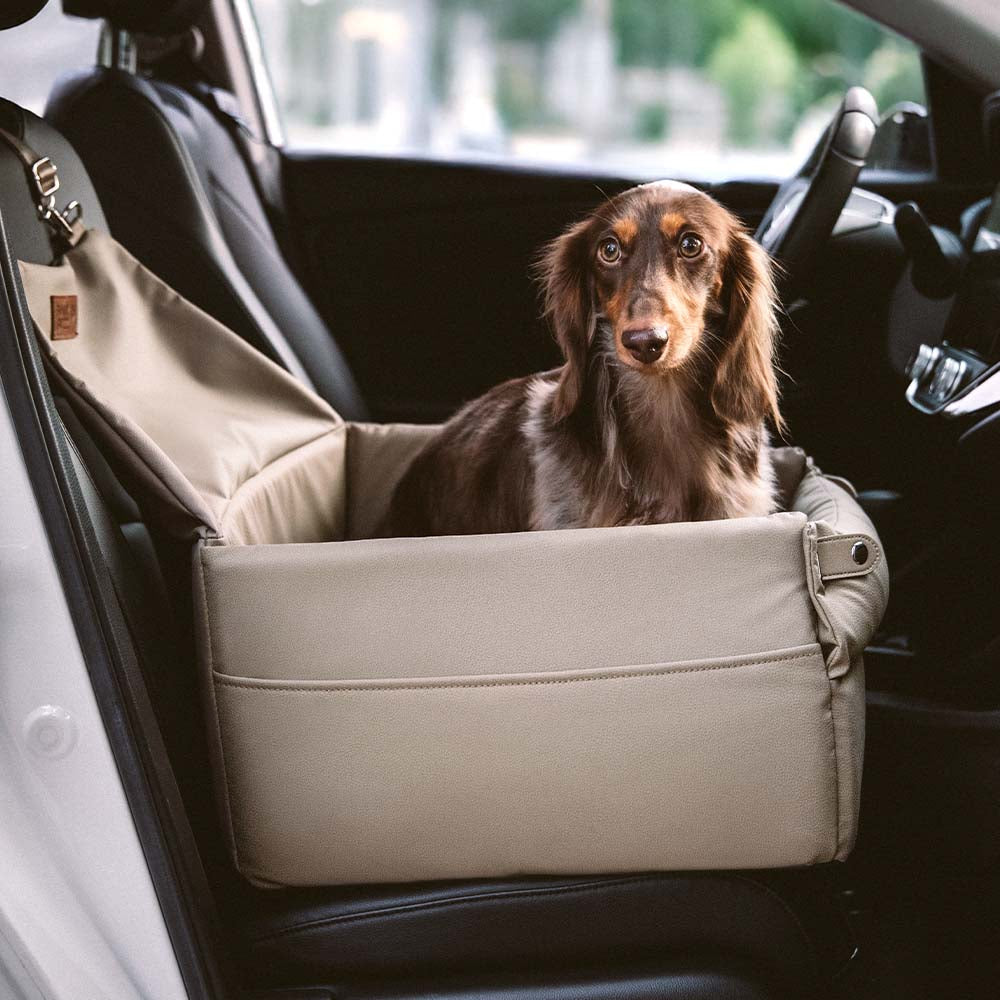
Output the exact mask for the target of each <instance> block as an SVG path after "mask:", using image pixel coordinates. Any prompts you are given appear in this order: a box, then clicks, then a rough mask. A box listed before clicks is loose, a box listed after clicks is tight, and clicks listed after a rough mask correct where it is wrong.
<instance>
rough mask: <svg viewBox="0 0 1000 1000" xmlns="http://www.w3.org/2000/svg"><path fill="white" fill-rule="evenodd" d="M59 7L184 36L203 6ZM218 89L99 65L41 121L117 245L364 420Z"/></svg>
mask: <svg viewBox="0 0 1000 1000" xmlns="http://www.w3.org/2000/svg"><path fill="white" fill-rule="evenodd" d="M63 6H64V9H65V10H66V12H67V13H69V14H78V15H81V16H86V17H105V16H106V17H108V18H109V19H111V20H112V21H113V22H114V25H115V27H116V28H120V29H128V30H131V31H137V32H148V33H150V34H154V35H155V34H158V33H164V34H173V33H175V32H183V31H184V30H185V29H187V28H189V27H190V26H191V25H192V24H193V23H194V21H195V20H197V18H198V17H199V16H200V15H201V14H202V13H203V11H204V8H205V7H206V6H207V4H206V3H205V2H198V0H174V2H171V3H142V2H121V0H118V2H113V0H109V2H99V0H90V2H86V0H65V2H64V4H63ZM212 93H213V92H212V91H209V90H205V91H199V90H197V89H196V88H194V87H192V88H185V87H181V86H177V85H175V84H172V83H167V82H162V81H158V80H154V79H152V78H145V77H143V76H140V75H138V74H137V73H132V72H129V71H127V70H124V69H117V68H116V69H111V68H106V67H102V66H95V67H94V68H93V69H92V70H89V71H84V72H82V73H77V74H73V75H67V76H66V77H64V78H63V79H61V80H60V82H59V83H58V84H57V86H56V88H55V89H54V91H53V93H52V94H51V96H50V99H49V104H48V107H47V109H46V118H47V119H48V120H50V121H51V122H52V123H53V124H55V125H56V127H57V128H59V129H60V131H61V132H62V133H63V134H64V135H65V136H66V137H67V138H68V139H69V140H70V141H71V142H72V143H73V145H74V146H75V147H76V149H77V151H78V153H79V154H80V156H81V157H82V159H83V162H84V163H85V164H86V166H87V170H88V171H89V173H90V176H91V177H92V179H93V183H94V185H95V187H96V189H97V193H98V194H99V196H100V198H101V201H102V202H103V204H104V208H105V212H106V214H107V220H108V222H109V224H110V226H111V230H112V232H113V233H114V234H115V237H116V238H117V239H118V241H119V242H120V243H122V244H123V245H124V246H125V247H126V248H127V249H128V250H129V251H131V253H133V254H134V255H135V256H136V257H137V258H138V259H139V260H140V261H142V262H143V263H144V264H145V265H146V266H147V267H149V268H150V269H151V270H152V271H154V272H156V273H157V274H159V275H160V276H161V277H163V278H164V279H165V280H166V281H167V282H169V283H170V284H171V285H172V286H173V287H175V288H176V289H177V290H178V291H179V292H181V294H183V295H184V296H185V297H186V298H188V299H190V300H191V301H192V302H194V303H196V304H197V305H199V306H201V307H202V308H203V309H204V310H205V311H206V312H208V313H210V314H212V315H213V316H215V317H216V318H217V319H219V320H220V321H221V322H223V323H225V324H226V326H228V327H230V329H232V330H234V331H236V332H237V333H238V334H240V336H242V337H243V338H244V339H245V340H247V341H248V342H249V343H251V344H253V345H254V346H255V347H257V348H258V349H259V350H261V351H263V352H264V353H265V354H266V355H267V356H268V357H270V358H271V359H272V360H273V361H276V362H277V363H278V364H280V365H282V366H283V367H285V368H286V369H288V370H289V371H290V372H292V373H293V374H295V375H297V376H298V377H299V378H300V379H302V381H304V382H305V383H306V384H307V385H309V386H311V387H312V388H313V389H315V390H316V391H317V392H318V393H319V394H320V395H321V396H323V397H324V398H325V399H326V400H327V401H328V402H329V403H330V404H331V405H332V406H333V407H334V408H335V409H336V410H337V411H338V412H339V413H340V414H341V415H342V416H343V417H345V418H346V419H351V420H363V419H364V418H365V417H366V415H367V411H366V407H365V404H364V401H363V400H362V397H361V393H360V391H359V389H358V386H357V384H356V383H355V381H354V378H353V376H352V374H351V371H350V368H349V367H348V364H347V361H346V360H345V359H344V356H343V354H342V353H341V351H340V349H339V348H338V346H337V344H336V342H335V340H334V338H333V336H332V334H331V332H330V331H329V330H328V329H327V327H326V324H325V323H324V322H323V320H322V319H321V318H320V316H319V314H318V313H317V311H316V309H315V308H314V307H313V305H312V303H311V301H310V300H309V297H308V296H307V295H306V293H305V292H304V291H303V289H302V287H301V285H300V284H299V282H298V280H297V279H296V277H295V275H294V274H293V273H292V270H291V268H290V267H289V265H288V263H287V261H286V260H285V257H284V255H283V254H282V252H281V250H280V248H279V246H278V243H277V241H276V239H275V236H274V232H273V230H272V227H271V224H270V222H269V220H268V217H267V213H266V211H265V208H264V205H263V204H262V201H261V197H260V195H259V194H258V190H257V187H256V186H255V181H254V178H253V177H252V176H251V173H250V170H249V168H248V166H247V163H246V161H245V159H244V156H243V153H242V152H241V151H240V148H239V146H238V144H237V143H238V140H237V137H236V136H235V135H234V133H233V131H232V130H231V129H229V128H227V126H226V124H225V123H224V121H225V120H224V119H223V118H222V117H221V116H220V114H219V113H215V112H213V110H212V107H213V102H212V100H211V94H212ZM201 95H205V96H201Z"/></svg>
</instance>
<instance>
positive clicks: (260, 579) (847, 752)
mask: <svg viewBox="0 0 1000 1000" xmlns="http://www.w3.org/2000/svg"><path fill="white" fill-rule="evenodd" d="M20 268H21V275H22V278H23V282H24V287H25V291H26V296H27V301H28V304H29V308H30V312H31V315H32V317H33V319H34V322H35V325H36V327H37V331H38V335H39V341H40V343H41V345H42V348H43V354H44V357H45V359H46V362H47V366H48V369H49V374H50V377H51V378H52V379H53V381H54V382H55V383H57V384H58V387H59V389H60V392H61V393H63V394H65V396H66V397H67V398H68V399H69V400H70V402H71V405H72V406H73V408H74V409H75V411H76V413H77V415H78V417H79V418H80V419H81V421H83V423H84V424H85V425H86V427H87V428H88V430H89V432H90V433H91V434H92V435H93V436H94V438H95V439H96V440H97V441H98V442H99V443H100V444H101V446H102V450H104V451H105V453H106V454H107V456H108V457H109V458H110V459H111V460H112V462H113V464H114V465H115V467H116V468H117V469H118V470H120V472H121V474H122V475H123V477H125V478H126V479H127V480H128V482H129V484H130V485H131V487H132V488H133V490H134V491H135V493H136V494H137V495H138V496H139V498H140V500H141V503H142V506H143V508H144V511H145V513H146V515H147V517H149V518H150V519H151V520H155V521H156V522H157V523H158V524H159V525H161V527H163V528H164V529H165V530H168V531H169V532H170V533H171V534H172V535H173V536H174V537H175V538H178V539H188V540H189V541H190V544H191V545H192V548H193V560H192V563H193V587H194V593H195V612H196V617H197V627H198V630H199V650H200V653H199V655H200V662H201V669H202V675H203V687H204V697H205V706H206V715H207V719H208V725H209V729H210V740H211V744H212V747H213V757H214V759H213V769H214V779H215V786H216V790H217V798H218V803H219V808H220V811H221V814H222V816H223V820H224V824H225V829H226V831H227V835H228V840H229V845H230V849H231V851H232V856H233V859H234V861H235V863H236V865H237V867H238V868H239V870H240V871H241V872H242V873H243V874H244V875H245V876H246V877H247V878H249V879H251V880H252V881H254V882H255V883H257V884H260V885H297V886H306V885H323V884H333V883H349V882H355V883H356V882H390V881H416V880H423V879H451V878H469V877H486V876H502V875H512V874H515V873H548V874H560V873H574V874H586V873H591V872H594V873H596V872H601V873H608V872H619V871H621V872H634V871H643V870H648V869H672V870H683V869H738V868H774V867H780V866H795V865H808V864H814V863H818V862H824V861H829V860H832V859H840V858H843V857H845V856H846V855H847V854H848V852H849V851H850V849H851V846H852V844H853V841H854V837H855V833H856V828H857V817H858V804H859V789H860V780H861V767H862V756H863V737H864V679H863V665H862V651H863V649H864V646H865V643H866V642H867V641H868V640H869V639H870V638H871V636H872V634H873V633H874V630H875V628H876V627H877V625H878V622H879V620H880V618H881V615H882V612H883V611H884V608H885V603H886V598H887V581H888V572H887V567H886V562H885V558H884V555H883V553H882V550H881V547H880V545H879V541H878V538H877V536H876V533H875V531H874V529H873V527H872V525H871V523H870V521H869V520H868V518H867V517H866V516H865V514H864V513H863V512H862V510H861V509H860V507H859V506H858V505H857V503H856V502H855V500H854V499H853V496H852V494H851V493H850V492H849V491H848V489H846V488H845V486H843V485H839V484H838V483H836V482H834V481H832V480H830V479H828V478H826V477H824V476H823V475H822V474H821V473H820V472H819V471H818V470H817V469H816V468H814V467H813V466H812V465H811V464H810V465H809V466H808V468H807V470H806V472H805V475H804V476H803V478H802V480H801V483H800V485H799V486H798V490H797V492H796V494H795V497H794V501H793V503H792V508H793V509H792V510H790V511H789V512H787V513H779V514H774V515H772V516H770V517H765V518H746V519H740V520H729V521H716V522H700V523H689V524H669V525H661V526H648V527H628V528H599V529H586V530H572V531H558V532H535V533H524V534H511V535H483V536H466V537H446V538H402V539H385V538H373V537H372V536H373V535H374V534H375V532H376V529H377V526H378V524H379V522H380V520H381V517H382V515H383V513H384V511H385V509H386V506H387V504H388V500H389V497H390V496H391V493H392V490H393V487H394V485H395V483H396V482H397V481H398V479H399V477H400V476H401V474H402V473H403V471H404V470H405V468H406V465H407V463H408V461H409V460H410V459H411V458H412V456H413V455H414V454H415V453H416V451H417V450H418V449H419V448H420V447H421V445H422V444H423V443H424V442H425V441H426V440H428V439H429V437H430V436H431V435H433V434H434V433H435V428H433V427H416V426H404V425H385V426H380V425H374V424H364V423H345V422H344V421H343V420H342V419H341V418H340V417H339V416H338V415H337V414H336V413H335V412H334V411H333V410H332V409H331V408H330V407H329V406H328V405H327V404H326V403H325V402H323V401H322V400H321V399H320V398H319V397H318V396H316V395H314V394H313V393H312V392H311V391H309V390H308V389H307V388H305V387H304V386H303V385H302V384H300V383H299V382H297V381H296V380H295V379H294V378H293V377H292V376H290V375H288V374H287V373H286V372H285V371H283V370H282V369H280V368H279V367H278V366H277V365H275V364H273V363H272V362H270V361H269V360H267V359H266V358H264V357H263V356H261V355H260V354H258V353H257V352H256V351H255V350H253V349H252V348H251V347H249V346H248V345H247V344H245V343H244V342H243V341H242V340H240V339H239V338H238V337H237V336H236V335H234V334H233V333H231V332H230V331H229V330H227V329H226V328H225V327H223V326H221V325H220V324H219V323H217V322H216V321H215V320H213V319H212V318H211V317H209V316H208V315H206V314H205V313H203V312H201V311H200V310H199V309H198V308H196V307H195V306H193V305H191V304H190V303H189V302H187V301H186V300H184V299H182V298H181V297H180V296H178V295H177V294H176V293H175V292H173V291H172V290H171V289H170V288H169V287H168V286H167V285H165V284H164V283H163V282H162V281H160V280H159V279H158V278H156V277H155V276H154V275H153V274H151V273H150V272H149V271H147V270H146V269H145V268H143V267H142V265H141V264H139V263H138V262H137V261H136V260H135V259H134V258H132V257H131V256H130V255H129V254H128V253H127V252H126V251H125V250H124V249H123V248H122V247H120V246H119V245H118V244H117V243H115V242H114V241H113V240H112V239H111V238H110V237H109V236H107V235H105V234H104V233H103V232H100V231H98V230H90V231H89V232H87V233H86V235H85V236H84V237H83V238H82V240H81V241H80V242H79V243H78V244H77V245H76V246H75V247H73V248H71V249H69V250H68V251H67V253H66V254H65V256H64V257H63V258H62V259H61V261H60V262H59V263H58V264H57V265H54V266H49V267H46V266H41V265H38V264H26V263H22V264H21V265H20Z"/></svg>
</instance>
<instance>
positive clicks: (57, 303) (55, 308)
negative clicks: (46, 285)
mask: <svg viewBox="0 0 1000 1000" xmlns="http://www.w3.org/2000/svg"><path fill="white" fill-rule="evenodd" d="M50 298H51V299H52V339H53V340H72V339H73V338H74V337H75V336H76V335H77V333H78V332H79V331H78V330H77V328H76V296H75V295H52V296H50Z"/></svg>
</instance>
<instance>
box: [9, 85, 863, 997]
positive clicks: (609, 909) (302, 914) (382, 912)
mask: <svg viewBox="0 0 1000 1000" xmlns="http://www.w3.org/2000/svg"><path fill="white" fill-rule="evenodd" d="M3 110H4V111H5V112H6V114H5V117H4V124H5V127H8V128H11V129H12V130H14V131H16V132H17V133H18V134H20V135H22V136H24V137H27V138H28V139H29V141H30V142H31V143H32V145H34V146H35V147H36V148H39V149H45V150H49V151H56V153H57V156H58V162H59V163H60V167H61V170H60V173H61V176H62V178H63V185H64V190H66V191H68V197H77V198H79V199H80V200H81V201H82V202H83V203H84V207H85V217H86V218H87V219H88V220H89V221H90V222H91V223H94V222H97V223H98V224H100V222H101V218H102V217H101V215H100V208H99V206H98V205H97V203H96V200H94V199H93V195H92V191H91V189H90V186H89V182H88V181H87V179H86V174H85V172H84V171H83V170H82V169H81V168H80V166H79V163H78V161H77V160H76V158H75V157H74V156H73V154H72V151H71V150H70V149H69V148H68V146H66V144H65V143H64V141H63V140H62V139H61V137H59V136H58V135H57V134H56V133H54V132H53V131H52V130H51V129H48V128H46V127H45V126H44V124H43V123H41V122H39V121H38V120H37V119H34V118H33V116H30V115H28V114H27V113H21V112H20V111H19V109H13V108H12V107H11V106H9V105H8V106H6V107H5V108H4V109H3ZM12 112H16V113H14V114H12ZM0 169H2V170H3V171H4V174H3V176H4V177H5V178H7V181H6V182H5V184H4V185H3V187H2V189H0V190H2V192H3V193H2V195H0V198H2V211H3V218H4V223H5V228H6V230H7V233H8V236H9V237H10V238H11V240H12V242H13V244H14V247H15V252H16V254H17V256H19V257H21V258H22V259H34V260H36V261H38V262H40V263H44V262H45V261H46V260H47V259H48V258H49V256H50V255H51V253H50V249H49V248H48V247H47V239H46V238H45V234H44V231H43V230H42V229H41V227H39V226H38V223H37V217H36V216H35V214H34V206H33V205H32V204H31V202H30V200H28V199H27V198H25V197H22V188H21V186H20V184H21V182H22V180H23V177H22V176H21V175H22V174H23V170H21V167H20V164H18V163H17V162H16V160H15V159H14V158H13V157H12V156H10V155H8V153H7V151H6V150H5V149H0ZM133 510H134V508H133ZM119 540H120V539H119ZM112 541H114V540H112ZM404 808H405V806H404ZM808 876H809V873H808V872H789V873H788V877H787V878H784V879H782V880H780V881H778V882H777V883H775V882H774V879H773V877H771V876H768V875H766V874H761V875H756V874H750V873H748V874H744V875H718V874H698V873H691V874H685V873H674V874H661V875H654V876H635V877H624V878H607V877H595V878H589V879H544V880H538V879H533V880H524V879H522V880H519V881H518V880H514V881H511V880H500V881H498V880H493V881H489V882H485V883H484V882H465V883H455V882H449V883H440V884H437V885H422V886H421V885H405V886H398V887H386V888H384V889H379V888H378V887H366V888H350V887H345V888H339V889H330V888H317V889H310V890H277V891H265V892H261V891H258V890H251V889H249V887H247V888H246V889H245V890H244V891H243V892H242V893H237V894H236V896H235V899H234V902H233V906H232V909H231V910H230V911H227V912H229V913H230V916H229V920H230V922H231V926H233V928H234V936H236V937H237V942H236V943H237V946H238V947H239V948H241V949H243V952H242V954H243V955H244V956H245V961H246V962H247V963H255V962H256V963H258V964H257V965H256V966H255V975H254V978H253V979H252V981H253V982H254V983H255V984H257V985H267V984H269V983H270V984H272V985H276V984H279V983H283V984H286V985H287V984H290V983H302V984H317V983H321V982H322V983H327V984H330V985H332V986H336V987H337V988H338V989H339V988H341V987H343V988H345V989H346V988H347V987H348V986H349V985H350V984H357V983H361V982H369V983H379V984H381V985H385V984H387V983H389V982H390V981H392V980H393V979H394V978H395V977H396V976H399V977H401V978H403V979H405V980H406V981H407V982H415V981H416V980H417V977H423V978H424V979H426V980H427V981H431V982H434V983H436V984H438V985H440V984H441V983H442V982H443V981H444V977H448V978H449V981H450V980H451V978H452V977H460V976H462V975H465V974H471V973H469V970H470V969H472V968H476V969H478V970H479V971H480V979H479V982H480V984H482V983H483V982H485V981H486V979H488V980H489V982H491V983H492V982H494V981H501V980H502V979H503V975H505V974H507V973H508V972H509V970H510V969H511V968H512V967H515V966H516V967H517V968H520V969H522V970H523V969H529V970H530V975H528V977H527V978H528V979H531V980H532V981H533V982H537V983H543V984H544V983H549V984H550V985H551V984H555V983H560V982H562V983H565V982H566V981H567V977H570V976H572V975H573V974H576V976H577V980H579V979H580V977H581V976H582V977H583V978H584V979H587V976H586V974H585V973H581V971H580V970H584V969H589V968H592V967H595V966H596V967H598V968H603V969H604V970H605V973H606V975H605V974H603V973H602V974H601V975H597V974H595V980H594V981H596V979H597V978H602V977H603V978H602V981H603V979H605V978H606V979H608V980H609V981H610V980H611V979H615V975H616V973H617V974H619V975H620V979H618V980H615V984H612V985H611V986H609V987H608V992H607V994H604V993H597V994H595V995H611V992H612V990H615V992H614V995H616V996H639V995H642V996H647V995H651V994H650V987H649V983H650V982H652V981H654V980H655V984H656V985H655V986H654V989H655V994H652V995H658V996H671V995H677V996H686V997H696V996H719V995H723V994H722V990H721V985H720V984H724V983H725V982H729V981H731V980H732V977H731V976H730V975H729V974H728V973H725V972H724V971H720V972H718V973H717V974H716V973H713V974H710V975H703V976H701V977H700V978H699V977H697V976H692V975H691V974H690V971H687V972H686V971H685V969H687V970H691V969H692V968H695V969H698V968H700V969H706V968H709V969H716V970H724V969H725V968H728V967H735V968H742V969H743V970H744V977H743V979H742V981H743V982H744V983H745V982H747V979H746V969H747V968H751V969H752V970H753V973H752V974H751V978H753V979H755V980H758V981H763V982H766V983H770V984H772V985H773V984H775V983H780V984H784V985H785V986H786V987H788V988H790V989H791V990H792V991H793V992H795V991H798V993H799V995H802V990H806V989H808V990H811V991H815V990H816V989H818V985H817V979H818V977H819V978H821V977H822V976H823V975H824V974H825V973H826V972H828V970H829V969H830V968H831V967H835V966H836V965H837V964H839V963H840V962H842V961H843V960H844V959H845V958H846V957H847V956H848V955H849V954H850V939H849V938H848V937H846V936H845V932H844V927H843V924H842V922H841V921H840V920H839V918H838V916H837V913H836V909H835V908H834V907H833V906H832V905H831V900H830V897H829V894H828V892H827V891H826V889H825V888H824V887H823V886H816V885H810V884H809V883H810V881H811V879H810V878H809V877H808ZM581 900H586V901H588V903H589V904H592V905H588V906H582V905H580V901H581ZM563 903H565V904H566V905H565V908H561V907H562V904H563ZM456 914H457V915H459V918H457V921H458V922H457V923H456V922H451V923H449V919H450V917H451V916H454V915H456ZM477 914H478V916H475V921H474V926H475V927H478V928H481V929H483V935H480V936H475V935H470V934H466V933H463V932H464V931H465V930H467V929H468V928H469V927H470V926H471V925H470V923H469V922H468V920H469V918H470V915H477ZM484 921H485V923H484ZM241 927H242V930H243V933H239V930H240V928H241ZM362 944H363V945H364V947H361V945H362ZM643 965H645V966H646V967H649V968H652V969H653V970H654V971H653V972H652V973H650V976H651V977H652V978H648V977H643V976H639V975H633V974H632V972H631V971H630V970H634V969H636V968H637V967H639V966H643ZM463 970H464V971H463ZM657 970H658V971H657ZM482 977H486V979H483V978H482ZM737 978H739V977H737ZM626 980H628V983H626ZM640 980H641V982H640ZM587 981H588V982H589V981H590V980H589V979H587ZM807 983H808V984H811V985H809V986H806V985H805V984H807ZM616 984H617V985H616ZM699 984H700V985H699ZM618 987H620V988H618ZM542 989H543V990H545V988H544V986H543V987H542ZM527 990H528V986H525V992H523V993H520V992H519V993H505V994H504V995H505V996H507V995H510V996H513V995H517V996H522V995H523V996H528V995H539V994H538V993H534V994H529V993H528V992H527ZM344 995H346V993H345V994H344ZM352 995H353V994H352ZM541 995H552V993H551V990H545V991H544V992H543V994H541ZM732 995H733V996H755V995H760V994H759V993H757V992H755V991H754V989H753V988H752V987H750V986H747V987H746V989H745V990H744V991H743V992H733V993H732Z"/></svg>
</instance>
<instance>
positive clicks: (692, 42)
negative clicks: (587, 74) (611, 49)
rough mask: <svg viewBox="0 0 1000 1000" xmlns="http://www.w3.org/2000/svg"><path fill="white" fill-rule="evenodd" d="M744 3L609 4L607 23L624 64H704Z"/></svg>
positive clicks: (641, 0) (632, 0) (644, 0)
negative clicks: (611, 25)
mask: <svg viewBox="0 0 1000 1000" xmlns="http://www.w3.org/2000/svg"><path fill="white" fill-rule="evenodd" d="M745 6H746V0H702V2H700V3H691V0H659V2H655V0H654V2H650V0H614V2H613V5H612V23H613V26H614V32H615V37H616V39H617V42H618V61H619V63H620V64H621V65H623V66H667V65H670V64H671V63H674V64H677V63H679V64H681V65H685V66H703V65H704V63H705V60H706V58H707V57H708V54H709V52H710V51H711V50H712V48H713V46H714V45H715V43H716V41H717V40H718V38H719V37H720V36H721V35H723V34H725V33H726V31H727V30H728V29H729V27H730V25H732V24H733V23H734V22H735V20H736V18H737V16H738V14H739V12H740V11H741V10H742V9H743V8H744V7H745Z"/></svg>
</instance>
